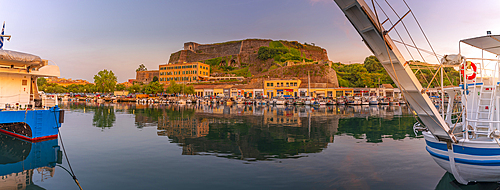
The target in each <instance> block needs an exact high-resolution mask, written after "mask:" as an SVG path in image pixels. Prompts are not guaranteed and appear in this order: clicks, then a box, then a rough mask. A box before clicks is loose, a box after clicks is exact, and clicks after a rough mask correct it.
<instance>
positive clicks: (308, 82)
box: [307, 71, 312, 96]
mask: <svg viewBox="0 0 500 190" xmlns="http://www.w3.org/2000/svg"><path fill="white" fill-rule="evenodd" d="M307 96H312V93H311V76H309V71H307Z"/></svg>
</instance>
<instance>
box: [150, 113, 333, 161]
mask: <svg viewBox="0 0 500 190" xmlns="http://www.w3.org/2000/svg"><path fill="white" fill-rule="evenodd" d="M262 118H263V117H262V116H248V117H238V118H230V119H224V118H214V119H213V120H212V123H210V127H209V132H208V134H207V135H206V136H204V137H196V136H190V134H184V135H183V134H166V135H168V137H169V138H171V139H172V141H173V142H174V143H179V144H180V145H182V146H183V154H187V155H194V154H200V153H202V152H203V153H204V154H213V155H215V156H218V157H225V158H232V159H246V160H269V159H276V158H280V159H281V158H299V157H301V155H300V154H301V153H317V152H321V151H322V150H323V149H324V148H326V147H327V144H328V143H329V142H332V140H333V137H332V136H331V134H332V133H330V131H329V129H328V128H327V127H326V126H323V125H312V126H314V127H312V128H311V129H309V128H308V126H307V122H302V123H304V125H302V126H299V127H297V126H295V127H292V126H283V125H263V124H262ZM303 119H307V118H303ZM170 122H171V123H176V124H178V123H179V122H173V121H172V120H170ZM318 124H319V123H318ZM167 127H173V126H167ZM167 130H168V129H167ZM309 130H311V131H309ZM173 132H176V131H173ZM159 134H161V133H159Z"/></svg>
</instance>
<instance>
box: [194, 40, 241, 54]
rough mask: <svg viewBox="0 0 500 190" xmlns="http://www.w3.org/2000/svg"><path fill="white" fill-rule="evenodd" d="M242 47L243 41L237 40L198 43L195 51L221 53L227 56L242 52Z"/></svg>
mask: <svg viewBox="0 0 500 190" xmlns="http://www.w3.org/2000/svg"><path fill="white" fill-rule="evenodd" d="M240 48H241V41H235V42H226V43H221V44H206V45H205V44H203V45H198V46H196V48H195V49H194V50H193V51H194V52H195V53H204V54H219V55H220V56H227V55H234V54H238V53H240Z"/></svg>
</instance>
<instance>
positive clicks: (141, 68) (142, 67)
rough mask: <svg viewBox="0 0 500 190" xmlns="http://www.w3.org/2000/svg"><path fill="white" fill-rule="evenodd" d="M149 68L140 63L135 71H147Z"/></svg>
mask: <svg viewBox="0 0 500 190" xmlns="http://www.w3.org/2000/svg"><path fill="white" fill-rule="evenodd" d="M147 70H148V68H146V66H144V64H140V65H139V68H137V69H136V70H135V71H147Z"/></svg>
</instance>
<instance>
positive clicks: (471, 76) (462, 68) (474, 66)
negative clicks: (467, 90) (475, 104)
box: [460, 62, 477, 80]
mask: <svg viewBox="0 0 500 190" xmlns="http://www.w3.org/2000/svg"><path fill="white" fill-rule="evenodd" d="M466 64H467V63H464V64H463V65H462V66H461V67H460V73H461V74H462V75H463V76H464V77H466V78H467V80H473V79H474V78H476V73H477V66H476V64H474V63H473V62H470V66H471V67H472V70H474V72H473V73H472V75H470V76H467V75H466V74H465V72H464V71H465V69H466V67H465V65H466Z"/></svg>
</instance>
